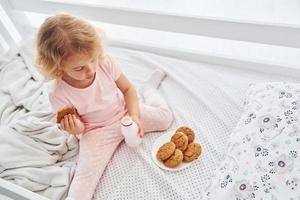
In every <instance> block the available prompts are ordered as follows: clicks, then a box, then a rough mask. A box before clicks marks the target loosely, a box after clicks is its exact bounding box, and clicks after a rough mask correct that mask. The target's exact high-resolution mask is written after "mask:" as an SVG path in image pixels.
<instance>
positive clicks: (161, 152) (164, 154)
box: [156, 142, 176, 161]
mask: <svg viewBox="0 0 300 200" xmlns="http://www.w3.org/2000/svg"><path fill="white" fill-rule="evenodd" d="M175 149H176V146H175V144H174V143H173V142H167V143H165V144H164V145H162V146H161V147H160V148H159V149H158V152H157V154H156V158H157V159H158V160H160V161H164V160H167V159H168V158H169V157H171V156H172V155H173V153H174V151H175Z"/></svg>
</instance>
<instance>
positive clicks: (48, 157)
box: [0, 43, 78, 200]
mask: <svg viewBox="0 0 300 200" xmlns="http://www.w3.org/2000/svg"><path fill="white" fill-rule="evenodd" d="M32 49H33V43H30V44H28V45H27V46H26V47H23V48H21V49H20V50H19V54H18V55H14V56H12V57H11V58H7V57H6V58H5V59H6V60H5V61H4V60H2V62H1V63H0V70H1V71H0V121H1V126H0V158H1V159H0V177H1V178H3V179H5V180H8V181H10V182H13V183H15V184H18V185H20V186H22V187H24V188H26V189H29V190H31V191H34V192H36V193H39V194H41V195H43V196H46V197H48V198H50V199H57V200H59V199H61V198H62V197H64V196H65V195H66V192H67V189H68V186H69V183H70V178H71V176H72V174H73V172H74V167H75V165H74V161H68V160H69V159H70V158H71V157H74V155H76V154H77V151H78V145H77V141H76V139H75V138H74V137H70V136H69V135H68V134H66V133H64V132H62V131H60V130H59V129H58V128H57V126H56V124H55V123H53V118H54V114H52V113H51V109H50V107H49V101H48V95H47V93H48V92H47V90H48V88H49V87H50V85H51V82H49V83H44V80H43V78H42V76H41V75H40V74H38V73H37V71H36V69H35V68H34V66H33V60H34V58H33V56H34V55H33V51H32ZM73 160H74V159H73Z"/></svg>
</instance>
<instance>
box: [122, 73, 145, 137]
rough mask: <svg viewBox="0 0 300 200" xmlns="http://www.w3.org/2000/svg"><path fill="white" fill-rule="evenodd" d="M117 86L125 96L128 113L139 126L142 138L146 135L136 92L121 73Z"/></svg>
mask: <svg viewBox="0 0 300 200" xmlns="http://www.w3.org/2000/svg"><path fill="white" fill-rule="evenodd" d="M116 84H117V86H118V88H119V89H120V90H121V91H122V93H123V95H124V98H125V102H126V107H127V110H128V113H129V115H130V117H131V118H132V119H133V121H135V123H136V124H137V125H138V127H139V134H140V136H141V137H142V136H143V135H144V129H143V125H142V123H141V121H140V109H139V103H138V98H137V95H136V91H135V89H134V87H133V85H132V84H131V83H130V81H129V80H128V79H127V77H126V76H125V75H124V74H123V73H121V75H120V77H119V78H118V79H117V80H116Z"/></svg>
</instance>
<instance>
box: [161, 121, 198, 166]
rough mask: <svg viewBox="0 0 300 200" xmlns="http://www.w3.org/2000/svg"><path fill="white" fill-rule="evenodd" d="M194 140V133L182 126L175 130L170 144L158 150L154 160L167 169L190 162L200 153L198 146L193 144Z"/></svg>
mask: <svg viewBox="0 0 300 200" xmlns="http://www.w3.org/2000/svg"><path fill="white" fill-rule="evenodd" d="M194 140H195V133H194V131H193V130H192V129H191V128H189V127H186V126H182V127H180V128H178V129H177V130H176V132H175V134H174V135H173V136H172V138H171V141H170V142H167V143H165V144H164V145H162V146H161V147H160V148H159V149H158V152H157V154H156V158H157V159H158V160H159V161H162V162H163V163H164V165H165V166H167V167H169V168H175V167H177V166H179V165H180V164H181V163H182V162H187V163H189V162H192V161H193V160H196V159H197V158H198V157H199V156H200V154H201V151H202V148H201V146H200V144H198V143H195V142H194Z"/></svg>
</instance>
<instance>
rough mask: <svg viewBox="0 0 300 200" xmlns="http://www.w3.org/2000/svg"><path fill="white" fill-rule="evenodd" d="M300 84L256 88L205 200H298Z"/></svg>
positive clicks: (299, 189)
mask: <svg viewBox="0 0 300 200" xmlns="http://www.w3.org/2000/svg"><path fill="white" fill-rule="evenodd" d="M299 108H300V84H296V83H282V82H280V83H279V82H276V83H257V84H252V85H251V86H250V88H249V90H248V92H247V98H246V101H245V104H244V111H243V114H242V116H241V119H240V120H239V122H238V124H237V127H236V128H235V130H234V131H233V133H232V135H231V137H230V139H229V144H228V151H227V153H226V157H225V159H224V161H222V162H221V164H220V166H218V167H217V169H216V175H215V177H213V178H212V180H211V183H210V185H209V186H208V188H207V189H206V192H205V193H204V194H203V195H202V199H213V200H217V199H225V200H227V199H228V200H231V199H235V200H241V199H270V200H283V199H288V200H290V199H294V200H296V199H297V200H299V199H300V157H299V156H300V155H299V154H300V124H299V123H300V111H299Z"/></svg>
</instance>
